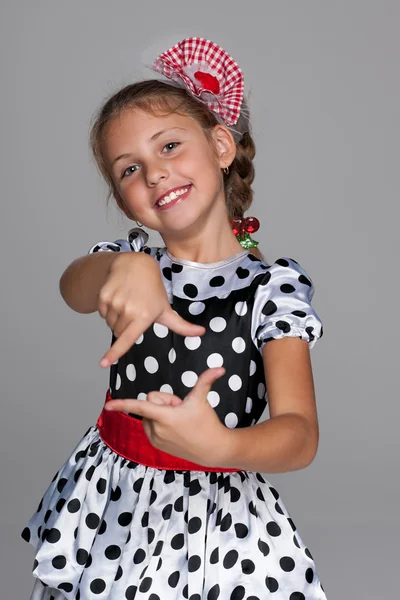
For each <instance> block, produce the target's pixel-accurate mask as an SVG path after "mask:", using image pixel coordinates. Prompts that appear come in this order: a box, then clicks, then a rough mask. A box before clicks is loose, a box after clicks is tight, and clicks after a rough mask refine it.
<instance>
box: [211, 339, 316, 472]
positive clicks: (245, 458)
mask: <svg viewBox="0 0 400 600" xmlns="http://www.w3.org/2000/svg"><path fill="white" fill-rule="evenodd" d="M263 360H264V368H265V376H266V381H267V382H268V400H269V408H270V419H268V420H266V421H263V422H262V423H258V424H257V425H254V426H252V427H242V428H238V429H232V430H227V432H226V433H227V435H226V443H225V449H224V452H225V456H224V457H223V458H222V461H221V462H220V466H222V467H228V468H239V469H243V470H247V471H258V472H261V473H284V472H287V471H295V470H298V469H302V468H305V467H307V466H308V465H309V464H310V463H311V462H312V461H313V459H314V457H315V455H316V453H317V448H318V441H319V429H318V418H317V409H316V402H315V392H314V381H313V375H312V366H311V360H310V351H309V347H308V344H307V342H306V341H304V340H300V339H298V338H289V337H286V338H284V339H282V340H273V341H270V342H268V343H267V344H265V346H264V348H263Z"/></svg>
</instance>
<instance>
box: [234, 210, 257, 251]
mask: <svg viewBox="0 0 400 600" xmlns="http://www.w3.org/2000/svg"><path fill="white" fill-rule="evenodd" d="M231 225H232V231H233V233H234V234H235V235H236V238H237V240H238V242H239V243H240V245H241V246H243V248H246V249H248V248H255V247H256V246H258V242H257V241H256V240H253V239H252V237H251V235H250V234H251V233H255V232H256V231H258V230H259V228H260V221H259V220H258V219H256V218H255V217H246V218H242V219H241V218H240V217H239V218H236V219H232V221H231Z"/></svg>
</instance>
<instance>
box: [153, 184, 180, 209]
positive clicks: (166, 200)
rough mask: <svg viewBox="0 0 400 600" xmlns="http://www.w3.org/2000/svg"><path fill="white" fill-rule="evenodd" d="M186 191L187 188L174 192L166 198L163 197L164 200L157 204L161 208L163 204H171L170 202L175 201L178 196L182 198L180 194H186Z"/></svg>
mask: <svg viewBox="0 0 400 600" xmlns="http://www.w3.org/2000/svg"><path fill="white" fill-rule="evenodd" d="M187 190H188V188H181V189H180V190H175V191H174V192H171V193H170V194H169V195H168V196H164V198H163V199H162V200H160V202H157V204H158V206H163V205H164V204H168V202H171V201H172V200H176V198H178V196H182V194H184V193H185V192H187Z"/></svg>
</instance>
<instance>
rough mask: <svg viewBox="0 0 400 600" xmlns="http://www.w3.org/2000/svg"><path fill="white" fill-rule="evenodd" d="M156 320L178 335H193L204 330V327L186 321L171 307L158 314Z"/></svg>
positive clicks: (200, 333)
mask: <svg viewBox="0 0 400 600" xmlns="http://www.w3.org/2000/svg"><path fill="white" fill-rule="evenodd" d="M157 321H158V323H161V324H162V325H165V326H166V327H168V329H171V330H172V331H175V333H179V334H180V335H187V336H195V335H203V334H204V333H205V332H206V329H205V327H203V326H202V325H195V324H194V323H190V321H186V320H185V319H184V318H183V317H181V316H180V315H178V313H176V312H175V311H174V310H172V308H171V307H168V308H167V309H166V310H165V311H164V312H163V313H162V315H160V317H159V318H158V319H157Z"/></svg>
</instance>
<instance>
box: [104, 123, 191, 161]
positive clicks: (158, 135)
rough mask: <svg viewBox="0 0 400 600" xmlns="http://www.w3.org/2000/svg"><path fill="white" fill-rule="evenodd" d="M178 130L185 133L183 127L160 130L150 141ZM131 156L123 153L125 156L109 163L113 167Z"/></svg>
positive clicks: (120, 156) (121, 155) (122, 155)
mask: <svg viewBox="0 0 400 600" xmlns="http://www.w3.org/2000/svg"><path fill="white" fill-rule="evenodd" d="M178 129H179V130H180V131H186V129H184V128H183V127H172V128H171V129H162V130H161V131H158V132H157V133H155V134H154V135H153V136H151V138H150V141H151V142H153V141H154V140H156V139H157V138H159V137H160V136H161V135H162V134H163V133H166V132H167V131H176V130H178ZM131 156H133V154H131V153H130V152H128V153H125V154H120V155H119V156H117V158H114V160H113V161H112V163H111V167H113V166H114V165H115V163H116V162H118V161H119V160H121V159H122V158H130V157H131Z"/></svg>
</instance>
